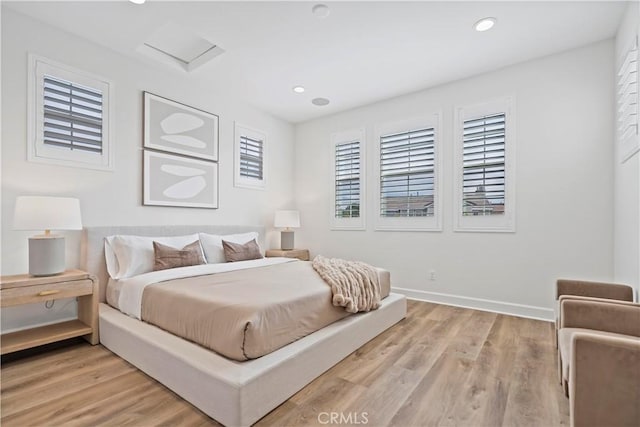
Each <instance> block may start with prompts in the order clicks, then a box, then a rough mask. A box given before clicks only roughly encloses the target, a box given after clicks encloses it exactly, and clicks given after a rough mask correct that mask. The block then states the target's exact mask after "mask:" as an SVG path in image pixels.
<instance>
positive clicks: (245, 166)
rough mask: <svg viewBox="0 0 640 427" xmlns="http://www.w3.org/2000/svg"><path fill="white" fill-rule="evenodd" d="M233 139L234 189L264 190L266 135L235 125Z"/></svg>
mask: <svg viewBox="0 0 640 427" xmlns="http://www.w3.org/2000/svg"><path fill="white" fill-rule="evenodd" d="M235 138H236V144H235V145H236V146H235V170H236V173H235V185H236V187H244V188H257V189H262V188H264V186H265V143H266V140H267V137H266V135H265V134H264V133H263V132H260V131H257V130H253V129H250V128H248V127H246V126H243V125H240V124H238V123H236V129H235Z"/></svg>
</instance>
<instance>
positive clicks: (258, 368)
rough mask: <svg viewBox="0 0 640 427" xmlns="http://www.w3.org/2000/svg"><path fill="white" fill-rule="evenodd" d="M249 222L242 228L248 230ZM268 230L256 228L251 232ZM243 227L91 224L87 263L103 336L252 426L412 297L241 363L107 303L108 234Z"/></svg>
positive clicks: (233, 421) (210, 408) (181, 389)
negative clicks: (97, 293) (97, 292)
mask: <svg viewBox="0 0 640 427" xmlns="http://www.w3.org/2000/svg"><path fill="white" fill-rule="evenodd" d="M247 229H248V227H243V228H242V230H243V231H244V230H247ZM253 230H260V231H261V234H260V235H261V237H263V231H264V230H261V229H260V228H257V227H253V228H251V229H250V230H248V231H253ZM198 231H204V232H208V233H215V234H230V233H235V232H238V231H239V230H238V227H225V226H219V227H216V226H180V227H175V228H172V227H166V226H165V227H157V226H140V227H94V228H88V229H85V232H84V238H83V247H84V250H83V257H84V258H83V262H82V264H83V268H85V269H86V270H87V271H89V272H91V273H93V274H95V275H97V276H98V278H99V279H100V286H101V301H103V303H101V304H100V342H101V343H102V344H103V345H104V346H105V347H106V348H108V349H109V350H111V351H112V352H114V353H115V354H117V355H118V356H120V357H122V358H123V359H125V360H127V361H128V362H129V363H131V364H132V365H134V366H136V367H137V368H138V369H140V370H142V371H143V372H145V373H146V374H148V375H149V376H151V377H153V378H155V379H156V380H157V381H159V382H161V383H162V384H164V385H165V386H167V387H168V388H170V389H171V390H173V391H174V392H175V393H177V394H178V395H180V396H181V397H183V398H184V399H185V400H187V401H188V402H190V403H192V404H193V405H194V406H196V407H197V408H199V409H200V410H201V411H203V412H204V413H206V414H207V415H209V416H210V417H212V418H214V419H215V420H216V421H218V422H220V423H222V424H224V425H226V426H248V425H251V424H252V423H255V422H256V421H258V420H259V419H260V418H262V417H263V416H264V415H266V414H267V413H268V412H269V411H271V410H273V409H274V408H275V407H277V406H278V405H280V404H281V403H282V402H284V401H286V400H287V399H288V398H289V397H291V396H292V395H293V394H295V393H296V392H297V391H299V390H300V389H302V388H303V387H304V386H305V385H307V384H308V383H310V382H311V381H313V380H314V379H315V378H317V377H318V376H319V375H321V374H322V373H323V372H325V371H326V370H328V369H329V368H331V367H332V366H333V365H335V364H336V363H338V362H339V361H340V360H342V359H343V358H345V357H346V356H347V355H349V354H350V353H352V352H353V351H355V350H356V349H358V348H359V347H361V346H362V345H363V344H365V343H366V342H367V341H369V340H371V339H373V338H374V337H376V336H377V335H379V334H380V333H381V332H383V331H384V330H386V329H388V328H389V327H391V326H393V325H394V324H395V323H397V322H398V321H400V320H402V319H403V318H404V317H405V316H406V311H407V306H406V299H405V297H404V296H402V295H398V294H390V295H389V296H388V297H387V298H385V299H384V300H383V301H382V306H381V307H380V308H379V309H378V310H376V311H372V312H370V313H363V314H356V315H352V316H349V317H346V318H344V319H341V320H339V321H337V322H335V323H333V324H331V325H329V326H327V327H325V328H323V329H321V330H319V331H317V332H314V333H313V334H311V335H308V336H306V337H304V338H302V339H300V340H298V341H296V342H293V343H291V344H289V345H287V346H285V347H283V348H281V349H279V350H277V351H275V352H273V353H270V354H267V355H266V356H263V357H260V358H258V359H255V360H250V361H246V362H236V361H233V360H230V359H227V358H225V357H223V356H220V355H218V354H217V353H215V352H212V351H209V350H207V349H205V348H203V347H201V346H199V345H197V344H194V343H191V342H189V341H186V340H184V339H182V338H179V337H177V336H175V335H172V334H170V333H168V332H165V331H164V330H162V329H160V328H157V327H155V326H153V325H150V324H147V323H144V322H141V321H139V320H136V319H134V318H131V317H129V316H127V315H124V314H122V313H121V312H120V311H118V310H116V309H114V308H112V307H110V306H108V305H107V304H105V303H104V295H105V288H106V276H105V273H106V272H105V267H104V265H103V264H104V254H103V249H101V248H102V246H103V244H102V239H103V238H104V237H105V236H109V235H112V234H136V235H147V236H154V235H155V236H163V235H178V234H189V233H193V232H198Z"/></svg>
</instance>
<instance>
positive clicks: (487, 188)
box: [462, 113, 505, 215]
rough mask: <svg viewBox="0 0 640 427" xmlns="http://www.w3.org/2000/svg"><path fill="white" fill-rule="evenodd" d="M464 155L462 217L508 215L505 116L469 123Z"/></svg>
mask: <svg viewBox="0 0 640 427" xmlns="http://www.w3.org/2000/svg"><path fill="white" fill-rule="evenodd" d="M462 156H463V163H462V167H463V179H462V186H463V190H462V198H463V201H462V202H463V203H462V214H463V215H501V214H504V201H505V113H497V114H492V115H486V116H481V117H477V118H473V119H468V120H465V121H464V130H463V153H462Z"/></svg>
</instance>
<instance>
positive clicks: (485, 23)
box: [473, 18, 498, 32]
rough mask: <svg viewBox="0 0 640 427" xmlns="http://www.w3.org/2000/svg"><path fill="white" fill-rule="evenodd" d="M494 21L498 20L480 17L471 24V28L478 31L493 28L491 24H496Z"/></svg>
mask: <svg viewBox="0 0 640 427" xmlns="http://www.w3.org/2000/svg"><path fill="white" fill-rule="evenodd" d="M496 22H498V20H497V19H496V18H482V19H481V20H479V21H478V22H476V23H475V24H473V28H475V29H476V31H480V32H482V31H487V30H490V29H491V28H493V26H494V25H496Z"/></svg>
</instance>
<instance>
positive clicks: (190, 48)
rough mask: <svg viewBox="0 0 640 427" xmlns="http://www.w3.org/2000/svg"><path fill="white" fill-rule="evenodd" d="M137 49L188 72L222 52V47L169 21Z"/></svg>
mask: <svg viewBox="0 0 640 427" xmlns="http://www.w3.org/2000/svg"><path fill="white" fill-rule="evenodd" d="M138 51H139V52H141V53H143V54H145V55H147V56H149V57H151V58H153V59H156V60H158V61H160V62H162V63H165V64H168V65H172V66H177V67H179V68H180V69H182V70H184V71H187V72H190V71H193V70H195V69H196V68H198V67H201V66H202V65H204V64H206V63H207V62H209V61H210V60H212V59H213V58H215V57H216V56H218V55H220V54H222V53H223V52H224V49H222V48H221V47H220V46H217V45H216V44H214V43H212V42H210V41H209V40H207V39H205V38H203V37H200V36H199V35H198V34H196V33H194V32H193V31H191V30H190V29H188V28H185V27H183V26H180V25H178V24H174V23H172V22H169V23H167V24H165V25H163V26H162V27H160V28H158V30H156V31H155V32H154V33H153V34H152V35H151V36H150V37H149V38H148V39H147V40H145V41H144V43H143V44H142V45H141V46H140V47H139V48H138Z"/></svg>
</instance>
